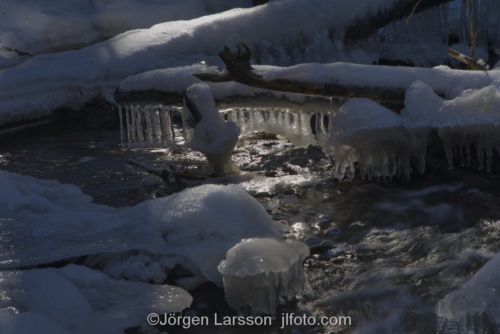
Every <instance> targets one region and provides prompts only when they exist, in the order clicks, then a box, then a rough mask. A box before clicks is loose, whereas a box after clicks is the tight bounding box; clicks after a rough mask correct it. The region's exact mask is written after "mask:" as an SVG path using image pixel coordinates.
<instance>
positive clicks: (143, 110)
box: [119, 105, 175, 147]
mask: <svg viewBox="0 0 500 334" xmlns="http://www.w3.org/2000/svg"><path fill="white" fill-rule="evenodd" d="M174 111H175V109H174V108H172V107H166V106H162V105H156V106H139V105H126V106H123V107H122V106H120V107H119V114H120V129H121V141H122V145H123V146H133V147H167V146H171V145H173V144H174V138H175V136H174V130H173V127H172V117H173V113H174Z"/></svg>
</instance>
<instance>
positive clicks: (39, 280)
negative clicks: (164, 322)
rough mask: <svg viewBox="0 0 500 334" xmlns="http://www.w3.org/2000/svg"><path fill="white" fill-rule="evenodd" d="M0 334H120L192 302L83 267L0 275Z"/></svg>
mask: <svg viewBox="0 0 500 334" xmlns="http://www.w3.org/2000/svg"><path fill="white" fill-rule="evenodd" d="M0 291H2V293H1V294H0V332H1V333H16V334H34V333H44V334H45V333H47V334H69V333H71V334H87V333H109V334H122V333H123V330H124V329H126V328H129V327H135V326H138V325H141V324H142V323H144V321H145V319H146V317H147V315H148V314H150V313H151V312H155V313H159V314H162V313H170V312H180V311H182V310H183V309H184V308H186V307H189V306H190V305H191V302H192V297H191V296H190V295H189V293H187V292H186V291H184V290H182V289H180V288H177V287H173V286H168V285H151V284H146V283H138V282H128V281H115V280H113V279H111V278H109V277H108V276H107V275H105V274H103V273H100V272H97V271H93V270H91V269H88V268H86V267H82V266H76V265H68V266H66V267H64V268H61V269H53V268H46V269H32V270H23V271H0Z"/></svg>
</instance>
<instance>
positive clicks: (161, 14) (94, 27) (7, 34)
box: [0, 0, 252, 55]
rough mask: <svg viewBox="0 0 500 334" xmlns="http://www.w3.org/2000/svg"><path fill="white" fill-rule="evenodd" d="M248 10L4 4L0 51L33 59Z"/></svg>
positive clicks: (127, 3)
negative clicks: (181, 22)
mask: <svg viewBox="0 0 500 334" xmlns="http://www.w3.org/2000/svg"><path fill="white" fill-rule="evenodd" d="M251 6H252V3H251V1H250V0H239V1H228V0H163V1H155V0H120V1H117V0H96V1H83V0H65V1H57V0H25V1H9V0H2V1H0V7H1V8H2V11H0V41H1V42H0V47H3V48H5V47H7V48H9V49H11V50H14V49H17V50H20V51H22V52H26V53H29V54H31V55H38V54H42V53H52V52H60V51H66V50H72V49H76V48H81V47H83V46H86V45H90V44H93V43H96V42H101V41H103V40H106V39H108V38H111V37H113V36H116V35H118V34H120V33H123V32H125V31H127V30H132V29H141V28H149V27H151V26H152V25H154V24H157V23H161V22H168V21H178V20H190V19H193V18H197V17H200V16H204V15H207V14H212V13H216V12H221V11H224V10H227V9H231V8H235V7H251ZM2 52H4V53H5V52H7V51H2Z"/></svg>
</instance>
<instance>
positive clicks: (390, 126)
mask: <svg viewBox="0 0 500 334" xmlns="http://www.w3.org/2000/svg"><path fill="white" fill-rule="evenodd" d="M330 124H331V125H330V127H329V131H330V139H329V141H328V143H327V145H326V146H325V148H324V151H325V153H327V154H330V155H333V156H334V157H335V158H336V169H335V177H337V178H339V179H343V178H344V177H345V176H347V177H348V178H352V177H354V162H355V161H358V162H359V169H360V172H361V174H362V175H363V176H364V175H365V174H366V175H367V176H368V177H369V178H370V177H372V176H375V177H381V176H382V177H384V176H389V177H390V176H393V175H394V174H395V173H396V171H397V170H398V168H399V170H400V171H401V172H403V173H404V174H405V175H406V177H409V173H410V163H409V162H410V160H412V159H413V160H416V159H418V164H419V170H420V172H423V171H424V169H425V152H426V148H427V136H428V134H429V131H430V130H431V129H436V130H437V132H438V134H439V137H440V138H441V140H442V141H443V145H444V149H445V152H446V157H447V159H448V163H449V166H450V168H452V167H453V156H454V155H456V156H459V157H461V160H462V166H464V165H468V166H470V165H471V152H472V147H474V149H475V151H476V154H477V161H478V164H479V165H478V167H479V169H483V167H484V166H485V168H486V170H488V171H489V170H490V169H491V163H492V158H493V149H496V150H497V151H499V152H500V138H498V134H497V133H498V129H497V127H498V124H500V92H499V90H498V88H497V87H495V86H493V85H490V86H487V87H484V88H480V89H467V90H465V91H463V93H462V94H461V95H460V96H458V97H455V98H453V99H451V100H445V99H443V98H441V97H439V96H438V95H436V93H435V92H434V91H433V89H432V87H431V86H429V85H427V84H426V83H424V82H423V81H420V80H419V81H416V82H414V83H413V84H412V85H410V87H409V88H408V89H407V91H406V95H405V108H404V109H403V110H402V111H401V114H400V115H397V114H396V113H394V112H392V111H390V110H388V109H386V108H384V107H382V106H380V105H378V104H377V103H376V102H374V101H371V100H368V99H352V100H350V101H349V102H347V103H346V104H344V105H343V106H342V108H341V109H340V110H339V112H337V114H336V115H335V116H334V117H332V118H331V123H330ZM401 167H402V168H401Z"/></svg>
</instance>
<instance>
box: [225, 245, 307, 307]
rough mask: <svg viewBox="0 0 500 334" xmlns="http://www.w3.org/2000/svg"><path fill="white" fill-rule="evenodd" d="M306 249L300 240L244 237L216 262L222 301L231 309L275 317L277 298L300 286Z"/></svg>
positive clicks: (290, 292)
mask: <svg viewBox="0 0 500 334" xmlns="http://www.w3.org/2000/svg"><path fill="white" fill-rule="evenodd" d="M308 255H309V248H308V247H307V245H306V244H304V243H302V242H300V241H296V240H294V241H291V242H286V243H282V242H279V241H277V240H275V239H269V238H263V239H258V238H254V239H245V240H243V241H241V242H240V243H239V244H237V245H236V246H234V247H233V248H231V249H230V250H228V252H227V256H226V259H225V260H224V261H222V262H221V263H220V265H219V271H220V272H221V273H222V274H223V275H224V291H225V296H226V300H227V302H228V304H229V306H231V307H232V308H233V309H235V310H241V309H242V308H247V307H250V313H251V315H254V316H258V315H260V314H261V313H268V314H271V315H272V316H273V317H276V307H277V305H278V303H279V298H280V297H285V298H291V297H293V296H295V295H297V294H300V293H301V292H302V290H303V288H304V271H303V267H302V262H303V261H304V259H305V258H306V257H307V256H308Z"/></svg>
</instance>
